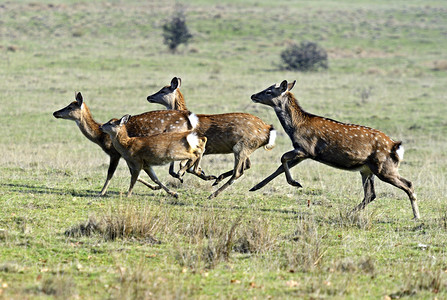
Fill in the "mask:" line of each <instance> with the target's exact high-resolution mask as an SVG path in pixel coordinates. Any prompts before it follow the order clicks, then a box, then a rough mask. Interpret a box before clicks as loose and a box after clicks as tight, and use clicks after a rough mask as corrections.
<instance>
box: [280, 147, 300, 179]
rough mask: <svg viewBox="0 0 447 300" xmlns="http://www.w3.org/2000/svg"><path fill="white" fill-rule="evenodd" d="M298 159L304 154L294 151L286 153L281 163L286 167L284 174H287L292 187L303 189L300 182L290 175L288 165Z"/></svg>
mask: <svg viewBox="0 0 447 300" xmlns="http://www.w3.org/2000/svg"><path fill="white" fill-rule="evenodd" d="M296 157H302V152H301V151H299V150H297V149H294V150H292V151H289V152H286V153H284V154H283V156H282V157H281V162H282V165H283V167H284V173H285V174H286V179H287V183H288V184H290V185H292V186H296V187H302V185H301V184H300V183H299V182H298V181H296V180H294V179H293V178H292V174H290V168H289V165H288V162H289V161H291V160H294V159H295V158H296Z"/></svg>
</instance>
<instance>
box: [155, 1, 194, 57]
mask: <svg viewBox="0 0 447 300" xmlns="http://www.w3.org/2000/svg"><path fill="white" fill-rule="evenodd" d="M162 28H163V39H164V43H165V45H167V46H168V48H169V50H171V51H172V52H175V51H176V49H177V47H178V46H179V45H180V44H188V42H189V40H190V39H191V38H192V34H191V33H190V32H189V29H188V26H187V25H186V18H185V15H184V13H183V10H181V9H180V10H177V11H176V12H175V13H174V15H173V16H172V17H171V19H169V20H168V21H167V22H166V23H165V24H164V25H163V27H162Z"/></svg>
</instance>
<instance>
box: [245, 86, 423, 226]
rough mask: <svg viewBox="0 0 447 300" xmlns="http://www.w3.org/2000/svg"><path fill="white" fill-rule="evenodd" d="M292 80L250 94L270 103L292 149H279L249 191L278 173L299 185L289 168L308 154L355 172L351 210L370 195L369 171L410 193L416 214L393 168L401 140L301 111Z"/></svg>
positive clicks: (404, 182) (402, 180) (398, 158)
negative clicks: (357, 198)
mask: <svg viewBox="0 0 447 300" xmlns="http://www.w3.org/2000/svg"><path fill="white" fill-rule="evenodd" d="M294 85H295V81H293V82H292V83H289V84H288V83H287V81H286V80H284V81H283V82H282V83H281V84H280V85H279V86H278V85H272V86H270V87H268V88H266V89H265V90H263V91H262V92H259V93H257V94H254V95H252V96H251V99H252V101H253V102H255V103H261V104H265V105H268V106H271V107H273V109H274V110H275V112H276V115H277V116H278V119H279V121H280V122H281V125H282V126H283V128H284V130H285V132H286V133H287V135H288V136H289V137H290V139H291V140H292V145H293V148H294V150H292V151H289V152H286V153H284V154H283V155H282V157H281V163H282V165H281V166H280V167H279V168H278V169H277V170H276V171H275V172H274V173H272V174H271V175H270V176H268V177H267V178H266V179H264V180H263V181H262V182H260V183H258V184H257V185H256V186H254V187H253V188H252V189H251V190H250V191H255V190H258V189H260V188H262V187H263V186H265V185H266V184H267V183H269V182H270V181H271V180H273V179H274V178H275V177H277V176H278V175H280V174H281V173H283V172H285V175H286V179H287V182H288V183H289V184H290V185H293V186H296V187H301V184H300V183H299V182H298V181H295V180H294V179H293V178H292V176H291V174H290V168H292V167H294V166H296V165H297V164H299V163H300V162H302V161H303V160H305V159H308V158H310V159H313V160H316V161H318V162H321V163H324V164H327V165H329V166H332V167H335V168H339V169H343V170H349V171H360V174H361V175H362V182H363V190H364V199H363V201H362V202H361V203H360V204H359V205H358V206H357V207H356V208H354V211H356V210H360V209H363V208H365V206H366V205H367V204H368V203H370V202H371V201H373V200H374V199H375V198H376V194H375V192H374V175H375V176H377V177H378V178H379V179H380V180H382V181H385V182H388V183H390V184H392V185H394V186H396V187H398V188H400V189H401V190H403V191H405V192H406V193H407V195H408V197H409V198H410V202H411V207H412V209H413V215H414V218H415V219H419V209H418V205H417V201H416V194H415V193H414V189H413V184H412V183H411V182H410V181H408V180H407V179H405V178H403V177H401V176H400V175H399V172H398V167H399V163H400V161H401V160H402V159H403V154H404V148H403V147H402V145H401V144H402V142H400V141H398V142H397V141H394V140H392V139H391V138H390V137H389V136H387V135H386V134H384V133H383V132H381V131H379V130H376V129H373V128H369V127H365V126H360V125H354V124H345V123H341V122H338V121H335V120H331V119H328V118H324V117H320V116H316V115H313V114H310V113H307V112H305V111H304V110H303V109H302V108H301V106H300V105H299V103H298V100H297V99H296V98H295V97H294V95H293V94H292V93H291V92H290V90H291V89H292V88H293V87H294Z"/></svg>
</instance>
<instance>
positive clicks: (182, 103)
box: [174, 89, 188, 110]
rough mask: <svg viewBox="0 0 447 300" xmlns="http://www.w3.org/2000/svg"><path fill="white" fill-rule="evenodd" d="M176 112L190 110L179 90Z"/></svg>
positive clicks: (176, 97)
mask: <svg viewBox="0 0 447 300" xmlns="http://www.w3.org/2000/svg"><path fill="white" fill-rule="evenodd" d="M174 110H188V108H187V107H186V103H185V98H184V97H183V94H182V93H181V92H180V90H179V89H177V91H176V92H175V101H174Z"/></svg>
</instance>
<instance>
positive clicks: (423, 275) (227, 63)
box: [0, 0, 447, 299]
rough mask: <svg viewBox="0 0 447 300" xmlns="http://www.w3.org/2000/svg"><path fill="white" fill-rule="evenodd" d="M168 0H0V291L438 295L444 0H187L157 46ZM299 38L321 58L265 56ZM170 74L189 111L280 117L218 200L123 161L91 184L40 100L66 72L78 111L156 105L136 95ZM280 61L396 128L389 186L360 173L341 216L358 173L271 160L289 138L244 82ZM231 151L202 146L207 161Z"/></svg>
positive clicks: (70, 136) (442, 294) (337, 106)
mask: <svg viewBox="0 0 447 300" xmlns="http://www.w3.org/2000/svg"><path fill="white" fill-rule="evenodd" d="M175 5H176V3H174V2H170V1H132V0H131V1H111V2H106V1H69V0H66V1H39V2H36V1H26V0H21V1H14V2H12V1H8V2H2V3H1V4H0V16H1V18H0V99H1V105H0V111H1V118H0V120H1V121H0V123H1V127H2V132H3V134H2V135H0V152H1V153H2V155H1V156H0V204H1V209H0V297H4V298H12V299H25V298H47V297H50V298H68V299H77V298H78V299H85V298H98V299H104V298H111V299H123V298H135V299H150V298H166V299H169V298H192V297H195V298H203V299H207V298H210V299H211V298H212V299H215V298H225V299H227V298H254V297H257V298H292V297H297V296H298V297H301V298H309V299H320V298H331V299H333V298H335V299H337V298H351V299H358V298H375V299H377V298H383V299H393V298H399V297H400V298H402V297H406V296H408V297H410V296H416V297H418V298H429V299H432V298H438V299H442V298H446V297H447V291H446V287H447V286H446V285H447V274H446V272H447V261H446V240H447V210H446V208H447V204H446V201H445V200H446V196H445V194H446V191H447V183H446V177H445V174H446V171H447V152H446V151H445V149H446V145H447V139H446V136H447V121H446V118H445V116H446V114H447V105H446V101H447V98H446V97H447V94H446V92H445V87H446V78H447V74H446V72H447V50H446V49H447V39H446V35H447V19H446V18H445V16H446V13H447V7H446V4H445V1H435V0H434V1H430V0H429V1H416V0H414V1H381V0H379V1H367V0H363V1H349V0H346V1H329V0H327V1H324V0H321V1H274V2H272V1H267V0H256V1H237V0H226V1H219V4H216V3H215V2H213V1H204V0H194V1H187V2H184V5H185V15H186V19H187V22H188V23H187V25H188V28H189V30H190V31H191V33H192V35H193V37H194V38H193V39H192V40H190V41H189V44H188V45H187V46H180V47H179V48H178V51H177V54H175V55H174V54H172V53H170V51H169V50H168V49H167V48H166V46H165V45H164V44H163V38H162V25H163V22H164V21H165V20H166V18H168V17H169V16H170V15H171V14H172V13H173V11H174V7H175ZM303 40H308V41H315V42H317V43H318V44H319V45H321V46H322V47H323V48H324V49H325V50H327V51H328V56H329V69H327V70H325V71H321V72H306V73H299V72H293V71H285V70H282V68H281V67H280V53H281V52H282V51H283V50H284V49H285V48H286V47H287V46H288V45H290V44H292V43H300V42H301V41H303ZM173 76H179V77H181V78H182V92H183V93H184V95H185V97H186V101H187V103H188V106H189V108H190V109H191V110H192V111H194V112H196V113H221V112H232V111H243V112H248V113H252V114H255V115H257V116H259V117H261V118H262V119H263V120H265V121H266V122H268V123H273V124H274V125H275V126H276V127H277V128H278V129H279V136H278V139H277V147H276V148H275V149H273V150H272V151H264V150H263V149H260V150H258V151H256V152H255V153H254V155H252V163H253V166H252V168H251V169H250V170H249V171H247V172H246V174H245V175H244V176H243V178H241V179H240V180H238V181H237V182H236V183H235V184H234V185H233V186H232V187H231V188H230V189H228V190H227V191H226V192H225V193H224V194H222V195H221V196H220V197H218V198H217V199H213V200H207V196H208V195H209V194H210V193H211V192H212V191H213V187H212V186H211V184H210V183H209V182H203V181H200V180H199V179H197V178H195V177H191V176H189V177H185V183H184V184H183V185H179V184H178V183H177V182H176V181H175V180H173V179H171V178H170V177H169V175H168V174H167V167H160V168H157V170H156V171H157V173H158V175H159V177H160V178H161V179H163V181H164V182H168V183H169V184H170V185H172V186H173V187H174V189H176V190H177V191H178V192H179V194H180V198H179V200H176V201H174V199H172V198H170V197H168V196H167V195H166V194H165V193H164V192H163V191H155V192H153V191H150V190H148V189H147V188H145V187H144V186H142V185H138V186H136V188H135V190H134V195H133V196H132V197H131V198H130V199H127V198H125V197H124V196H123V195H124V194H125V192H126V191H127V188H128V182H129V173H128V170H127V168H126V166H125V164H124V163H123V162H121V164H120V167H119V170H118V171H117V174H116V175H115V178H114V179H113V180H112V183H111V186H110V190H109V194H108V196H107V197H105V198H99V197H97V193H98V192H99V190H100V188H101V187H102V184H103V182H104V180H105V175H106V169H107V164H108V159H107V157H106V155H104V153H103V152H102V151H101V150H100V148H99V147H98V146H96V145H94V144H93V143H91V142H89V141H88V140H87V139H86V138H85V137H84V136H83V135H82V134H81V133H80V131H79V129H78V128H77V126H76V124H75V123H74V122H71V121H66V120H56V119H54V118H53V117H52V115H51V114H52V112H53V111H55V110H57V109H60V108H62V107H64V106H65V105H67V104H68V103H69V102H71V101H73V100H74V92H75V91H81V92H82V93H83V95H84V100H85V102H86V103H87V104H88V105H89V107H90V109H91V111H92V113H93V115H94V117H95V118H96V119H97V120H98V121H101V122H105V121H107V120H109V119H110V118H112V117H120V116H122V115H124V114H125V113H130V114H136V113H140V112H143V111H148V110H154V109H161V107H159V106H156V105H153V104H149V103H148V102H147V101H146V97H147V96H148V95H149V94H152V93H154V92H155V91H157V90H158V89H159V88H160V87H161V86H164V85H167V84H168V83H169V82H170V80H171V78H172V77H173ZM284 79H287V80H294V79H296V80H297V85H296V87H295V88H294V91H293V92H294V94H295V95H296V96H297V98H298V99H300V102H301V105H302V106H303V107H304V108H305V109H306V110H308V111H309V112H312V113H315V114H319V115H324V116H327V117H330V118H334V119H337V120H340V121H344V122H351V123H357V124H362V125H367V126H371V127H375V128H377V129H380V130H382V131H384V132H386V133H387V134H389V135H390V136H391V137H393V138H394V139H399V140H403V141H404V145H405V148H406V154H405V161H404V162H403V164H402V165H401V174H402V175H403V176H404V177H406V178H408V179H410V180H412V181H413V183H414V185H415V187H416V192H417V194H418V197H419V199H420V203H419V205H420V211H421V215H422V219H421V220H420V221H417V222H415V221H412V220H411V217H412V214H411V207H410V203H409V201H408V199H407V197H406V195H405V194H404V193H403V192H402V191H400V190H398V189H396V188H393V187H391V186H389V185H387V184H385V183H382V182H380V181H377V184H376V186H377V194H378V199H377V200H376V201H375V202H374V203H372V204H371V205H369V206H368V207H367V209H366V210H365V211H364V212H363V213H360V214H358V215H354V216H348V215H347V212H348V210H349V209H351V208H352V207H354V206H355V205H356V204H357V203H359V202H360V200H361V198H362V188H361V179H360V176H359V174H357V173H348V172H344V171H340V170H336V169H333V168H329V167H327V166H324V165H321V164H318V163H316V162H311V161H309V162H304V163H302V164H300V165H299V166H297V167H296V168H294V169H293V174H294V176H295V177H296V178H297V179H299V181H300V182H301V184H302V185H303V186H304V188H303V189H299V190H298V189H295V188H293V187H291V186H289V185H287V183H286V182H285V179H284V177H280V178H277V179H276V180H275V181H273V182H272V183H271V184H270V185H268V186H266V187H265V188H263V189H262V190H260V191H257V192H254V193H249V192H248V189H249V188H250V187H252V186H253V185H254V184H256V183H257V182H259V181H260V180H261V179H262V178H264V177H265V176H266V175H268V174H269V173H271V172H272V171H273V170H274V169H275V168H276V167H277V165H278V164H279V158H280V156H281V154H282V153H284V152H285V151H287V150H290V149H291V145H290V141H289V139H288V138H287V137H286V136H285V134H284V132H283V131H282V129H281V126H280V124H279V123H278V121H277V118H276V116H275V114H274V112H273V110H271V109H268V108H267V107H262V106H259V105H255V104H254V103H252V102H251V101H250V96H251V94H253V93H255V92H258V91H260V90H262V89H264V88H265V87H267V86H269V85H271V84H273V83H275V82H280V81H282V80H284ZM232 162H233V157H232V156H231V155H226V156H224V155H222V156H209V157H205V158H204V161H203V167H204V169H205V170H206V171H207V172H208V173H213V174H219V173H221V172H223V171H226V170H228V169H230V168H232Z"/></svg>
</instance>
